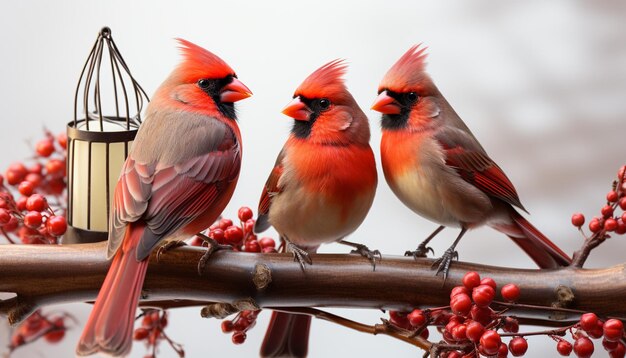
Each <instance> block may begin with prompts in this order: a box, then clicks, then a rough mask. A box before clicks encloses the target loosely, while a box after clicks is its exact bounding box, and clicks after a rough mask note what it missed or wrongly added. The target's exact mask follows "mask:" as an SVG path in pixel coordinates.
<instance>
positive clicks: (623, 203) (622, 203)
mask: <svg viewBox="0 0 626 358" xmlns="http://www.w3.org/2000/svg"><path fill="white" fill-rule="evenodd" d="M618 205H619V207H620V209H622V210H626V196H625V197H623V198H621V199H619V202H618Z"/></svg>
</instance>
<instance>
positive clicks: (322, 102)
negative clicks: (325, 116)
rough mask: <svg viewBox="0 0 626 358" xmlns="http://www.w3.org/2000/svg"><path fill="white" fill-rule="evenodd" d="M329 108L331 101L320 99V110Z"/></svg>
mask: <svg viewBox="0 0 626 358" xmlns="http://www.w3.org/2000/svg"><path fill="white" fill-rule="evenodd" d="M328 107H330V101H329V100H328V99H326V98H322V99H320V108H321V109H328Z"/></svg>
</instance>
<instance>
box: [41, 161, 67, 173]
mask: <svg viewBox="0 0 626 358" xmlns="http://www.w3.org/2000/svg"><path fill="white" fill-rule="evenodd" d="M46 173H48V174H49V175H52V176H54V177H62V176H64V175H65V162H64V161H62V160H59V159H50V160H49V161H48V162H47V163H46Z"/></svg>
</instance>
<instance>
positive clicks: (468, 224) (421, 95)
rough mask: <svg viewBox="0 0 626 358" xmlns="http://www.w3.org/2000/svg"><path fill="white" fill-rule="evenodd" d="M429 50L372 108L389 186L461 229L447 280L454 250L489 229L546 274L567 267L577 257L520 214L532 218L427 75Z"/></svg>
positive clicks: (413, 57) (410, 54) (448, 255)
mask: <svg viewBox="0 0 626 358" xmlns="http://www.w3.org/2000/svg"><path fill="white" fill-rule="evenodd" d="M424 51H425V49H424V48H422V49H420V48H419V46H414V47H412V48H411V49H409V51H407V53H405V54H404V55H403V56H402V57H401V58H400V59H399V60H398V62H396V63H395V64H394V65H393V67H391V69H389V71H388V72H387V74H386V75H385V77H384V78H383V80H382V82H381V83H380V86H379V88H378V93H379V95H378V98H376V101H375V102H374V105H373V106H372V109H374V110H377V111H379V112H382V113H383V116H382V128H383V136H382V141H381V144H380V150H381V157H382V165H383V170H384V173H385V178H386V179H387V183H388V184H389V186H390V187H391V189H392V190H393V192H394V193H395V194H396V196H398V198H400V200H401V201H402V202H403V203H404V204H405V205H406V206H408V207H409V208H410V209H411V210H413V211H414V212H416V213H418V214H419V215H421V216H423V217H425V218H427V219H429V220H432V221H434V222H437V223H439V224H440V225H441V226H440V227H439V228H438V229H437V230H435V232H434V233H433V234H432V235H430V236H429V237H428V238H427V239H426V241H424V242H423V243H422V244H420V246H418V249H417V250H416V251H414V252H410V253H412V254H413V255H414V256H416V257H417V256H424V255H425V253H426V251H427V250H428V248H427V247H426V244H427V243H428V241H430V239H432V238H433V237H434V236H435V235H436V234H437V233H439V232H440V231H441V230H442V229H443V228H444V226H451V227H460V228H461V233H460V234H459V236H458V237H457V239H456V240H455V241H454V244H453V245H452V246H451V247H450V248H449V249H448V250H447V251H446V252H445V254H444V256H443V257H442V258H441V259H439V260H438V261H437V262H436V264H438V265H439V266H438V270H437V273H439V272H442V271H443V272H444V277H445V276H446V274H447V270H448V268H449V265H450V262H451V260H452V258H453V257H454V256H455V255H456V252H455V251H454V248H455V246H456V245H457V243H458V242H459V240H460V239H461V237H462V236H463V234H465V232H466V231H467V230H468V229H471V228H475V227H477V226H480V225H484V224H486V225H489V226H491V227H493V228H495V229H496V230H498V231H501V232H503V233H505V234H506V235H508V236H509V237H510V238H511V239H513V241H515V243H516V244H518V245H519V246H520V247H521V248H522V249H523V250H524V251H525V252H526V253H527V254H528V255H529V256H530V257H531V258H532V259H533V260H534V261H535V262H536V263H537V265H539V266H540V267H543V268H552V267H558V266H565V265H568V264H569V262H570V258H569V257H568V256H567V255H566V254H565V253H564V252H563V251H561V250H560V249H559V248H558V247H557V246H556V245H555V244H554V243H552V242H551V241H550V240H548V239H547V238H546V237H545V236H544V235H543V234H542V233H541V232H539V230H537V229H536V228H535V227H534V226H532V225H531V224H530V223H529V222H528V221H526V219H524V218H523V217H522V216H521V215H520V214H519V213H518V212H517V210H515V208H514V207H518V208H520V209H522V210H524V211H525V209H524V207H523V206H522V204H521V203H520V200H519V197H518V196H517V192H516V191H515V188H514V187H513V184H512V183H511V181H509V179H508V178H507V177H506V175H505V174H504V172H503V171H502V169H500V167H499V166H498V165H497V164H496V163H495V162H494V161H493V160H491V158H489V156H488V155H487V153H486V152H485V150H484V149H483V147H482V146H481V145H480V143H479V142H478V140H477V139H476V138H475V137H474V135H473V134H472V132H470V130H469V128H467V126H466V125H465V123H463V121H462V120H461V118H460V117H459V116H458V115H457V114H456V112H455V111H454V109H452V107H451V106H450V104H449V103H448V102H447V101H446V99H445V98H444V97H443V95H442V94H441V93H440V92H439V90H438V89H437V87H436V86H435V84H434V83H433V81H432V80H431V78H430V77H429V76H428V74H427V73H426V72H425V70H424V67H425V63H424V60H425V58H426V54H425V53H424Z"/></svg>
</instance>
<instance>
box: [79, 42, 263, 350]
mask: <svg viewBox="0 0 626 358" xmlns="http://www.w3.org/2000/svg"><path fill="white" fill-rule="evenodd" d="M178 41H179V43H180V45H181V49H182V52H183V55H184V60H183V61H182V63H181V64H180V65H179V66H178V67H177V68H176V69H175V70H174V71H173V72H172V73H171V74H170V76H169V77H168V78H167V79H166V80H165V82H163V84H162V85H161V86H160V87H159V89H158V90H157V91H156V93H155V95H154V96H153V99H152V102H150V105H149V106H148V108H147V110H146V119H145V121H144V122H143V124H142V125H141V127H140V129H139V132H138V133H137V137H136V138H135V142H134V144H133V147H132V150H131V152H130V153H129V155H128V158H127V159H126V163H125V164H124V167H123V169H122V173H121V175H120V178H119V181H118V183H117V186H116V187H115V199H114V201H113V210H112V213H111V222H110V226H109V228H110V230H109V231H110V232H109V242H108V249H107V257H109V258H111V257H113V262H112V264H111V268H110V269H109V272H108V273H107V276H106V279H105V280H104V283H103V284H102V288H101V289H100V293H99V294H98V298H96V302H95V304H94V307H93V310H92V311H91V315H90V316H89V320H88V321H87V324H86V326H85V328H84V330H83V334H82V336H81V338H80V341H79V343H78V347H77V349H76V353H77V354H78V355H89V354H93V353H96V352H98V351H101V352H104V353H108V354H110V355H114V356H122V355H126V354H128V353H129V352H130V349H131V343H132V332H133V323H134V321H135V309H136V307H137V300H138V299H139V295H140V293H141V287H142V285H143V281H144V277H145V274H146V269H147V267H148V256H149V255H150V252H151V251H152V249H153V248H154V247H155V246H157V245H158V243H159V242H160V241H161V240H162V239H165V238H177V237H178V238H185V237H189V236H191V235H193V234H195V233H198V232H200V231H201V230H203V229H205V228H206V227H208V226H209V225H211V223H213V222H214V221H215V220H216V219H217V217H218V216H219V215H220V213H221V212H222V210H223V209H224V207H225V206H226V204H227V203H228V201H229V200H230V198H231V196H232V194H233V191H234V189H235V185H236V183H237V178H238V177H239V168H240V166H241V135H240V133H239V127H238V126H237V123H236V117H235V110H234V106H233V102H236V101H239V100H241V99H244V98H247V97H249V96H250V95H251V93H250V90H249V89H248V88H247V87H246V86H245V85H244V84H243V83H242V82H241V81H239V80H238V79H237V76H236V75H235V72H234V71H233V70H232V69H231V68H230V66H228V65H227V64H226V63H225V62H224V61H222V59H220V58H219V57H217V56H216V55H214V54H212V53H211V52H209V51H207V50H205V49H203V48H201V47H199V46H197V45H194V44H192V43H191V42H188V41H185V40H178Z"/></svg>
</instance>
